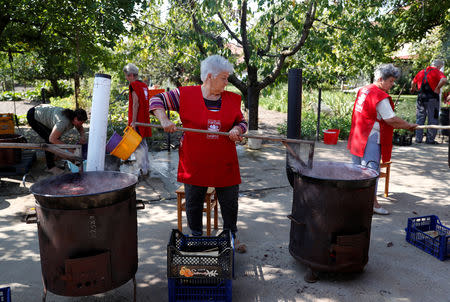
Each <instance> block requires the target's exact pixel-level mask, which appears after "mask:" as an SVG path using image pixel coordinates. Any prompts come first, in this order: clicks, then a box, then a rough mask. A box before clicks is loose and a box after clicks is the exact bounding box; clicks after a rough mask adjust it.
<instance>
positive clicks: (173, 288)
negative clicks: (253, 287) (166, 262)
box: [168, 278, 232, 302]
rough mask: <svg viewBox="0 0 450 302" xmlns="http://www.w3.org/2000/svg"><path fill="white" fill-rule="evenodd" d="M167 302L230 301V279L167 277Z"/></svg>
mask: <svg viewBox="0 0 450 302" xmlns="http://www.w3.org/2000/svg"><path fill="white" fill-rule="evenodd" d="M168 281H169V286H168V287H169V302H176V301H183V302H187V301H219V302H231V300H232V281H231V280H215V282H217V283H213V282H212V279H180V278H168Z"/></svg>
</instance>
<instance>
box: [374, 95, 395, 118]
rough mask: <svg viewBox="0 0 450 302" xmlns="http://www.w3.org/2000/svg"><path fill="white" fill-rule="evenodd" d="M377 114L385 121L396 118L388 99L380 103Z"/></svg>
mask: <svg viewBox="0 0 450 302" xmlns="http://www.w3.org/2000/svg"><path fill="white" fill-rule="evenodd" d="M377 113H378V114H379V115H380V116H381V118H382V119H383V120H387V119H390V118H393V117H395V112H394V110H392V107H391V104H390V103H389V100H388V99H387V98H386V99H383V100H382V101H381V102H378V104H377Z"/></svg>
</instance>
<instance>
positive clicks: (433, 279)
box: [0, 141, 450, 302]
mask: <svg viewBox="0 0 450 302" xmlns="http://www.w3.org/2000/svg"><path fill="white" fill-rule="evenodd" d="M345 146H346V142H344V141H339V142H338V144H337V145H324V144H323V143H318V144H317V145H316V151H315V159H319V160H329V161H341V162H350V156H349V153H348V152H347V151H346V148H345ZM447 148H448V146H447V145H446V144H441V145H436V146H430V145H423V144H421V145H412V146H408V147H394V152H393V158H392V161H393V164H392V169H391V181H390V194H389V197H388V198H383V197H382V192H383V188H384V180H380V186H379V189H378V196H379V201H380V203H381V204H382V205H383V206H384V207H385V208H386V209H388V210H389V211H390V212H391V214H390V215H388V216H378V215H374V216H373V220H372V233H371V243H370V251H369V263H368V264H367V265H366V267H365V270H364V272H363V273H359V274H324V273H323V274H320V280H319V281H318V282H317V283H313V284H311V283H306V282H305V281H304V280H303V276H304V274H305V272H306V267H305V266H304V265H302V264H300V263H299V262H297V261H296V260H295V259H294V258H293V257H292V256H291V255H290V254H289V250H288V245H289V231H290V220H289V219H288V218H287V217H286V216H287V215H288V214H290V212H291V207H292V191H293V190H292V188H291V186H290V185H289V183H288V181H287V177H286V170H285V149H284V147H282V146H281V145H276V144H263V148H262V149H260V150H249V149H247V148H246V147H245V146H239V147H238V154H239V160H240V165H241V174H242V181H243V182H242V185H241V186H240V200H239V205H240V208H239V220H238V227H239V236H240V240H241V241H243V242H244V243H245V244H246V245H247V248H248V251H247V253H245V254H236V258H235V277H236V278H235V280H233V300H234V301H305V302H312V301H323V302H332V301H336V302H337V301H339V302H341V301H349V302H350V301H352V302H353V301H399V302H400V301H401V302H415V301H417V302H421V301H450V287H449V278H450V274H449V272H450V260H447V261H439V260H438V259H436V258H434V257H432V256H430V255H428V254H426V253H425V252H423V251H421V250H419V249H417V248H416V247H413V246H412V245H410V244H409V243H407V242H406V241H405V231H404V229H405V227H406V223H407V219H408V217H414V216H422V215H430V214H434V215H437V216H439V217H440V219H441V221H442V223H443V224H444V225H447V226H450V211H449V205H450V198H449V196H450V177H449V175H450V173H449V171H450V170H449V167H448V164H447V150H448V149H447ZM149 156H150V158H151V165H152V173H151V176H150V177H149V178H147V179H146V180H145V181H143V182H141V183H139V184H138V186H137V189H136V192H137V197H138V198H139V199H142V200H146V208H145V209H144V210H139V211H138V239H139V242H138V253H139V268H138V272H137V275H136V279H137V301H167V300H168V294H167V292H168V288H167V278H166V255H167V252H166V246H167V243H168V240H169V236H170V230H171V229H173V228H176V226H177V216H176V196H175V193H174V192H175V189H176V188H177V187H178V185H179V184H178V183H177V182H176V169H177V159H178V153H177V151H172V152H170V153H169V152H167V151H165V152H158V153H150V154H149ZM43 166H44V164H43V158H42V155H40V156H39V160H38V162H36V163H35V165H34V167H33V170H32V171H31V175H30V176H29V177H27V178H26V179H27V182H26V185H27V186H29V185H31V184H32V183H33V182H34V181H36V180H38V179H41V178H45V177H46V175H45V174H42V169H43ZM33 204H34V197H33V195H31V194H29V192H28V189H26V188H23V187H22V185H21V184H20V181H19V180H18V179H4V178H2V187H1V193H0V287H5V286H10V287H11V288H12V301H14V302H28V301H41V294H42V289H43V287H42V281H41V268H40V256H39V246H38V238H37V227H36V225H35V224H25V223H24V222H23V216H24V213H25V212H26V211H27V209H28V208H29V207H32V206H33ZM183 219H184V227H186V220H185V215H184V214H183ZM220 225H221V223H219V228H220ZM219 231H220V229H219ZM47 301H58V302H60V301H67V302H69V301H70V302H74V301H86V302H93V301H95V302H97V301H111V302H113V301H114V302H116V301H133V286H132V282H128V283H126V284H125V285H123V286H121V287H119V288H117V289H115V290H112V291H109V292H107V293H104V294H100V295H95V296H89V297H78V298H72V297H62V296H57V295H54V294H52V293H49V294H48V296H47Z"/></svg>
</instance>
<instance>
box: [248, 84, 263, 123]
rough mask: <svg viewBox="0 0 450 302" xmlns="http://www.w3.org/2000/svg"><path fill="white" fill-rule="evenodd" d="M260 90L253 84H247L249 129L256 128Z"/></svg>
mask: <svg viewBox="0 0 450 302" xmlns="http://www.w3.org/2000/svg"><path fill="white" fill-rule="evenodd" d="M260 92H261V91H260V90H259V89H258V88H256V87H254V86H249V87H248V90H247V102H248V126H249V130H258V107H259V95H260Z"/></svg>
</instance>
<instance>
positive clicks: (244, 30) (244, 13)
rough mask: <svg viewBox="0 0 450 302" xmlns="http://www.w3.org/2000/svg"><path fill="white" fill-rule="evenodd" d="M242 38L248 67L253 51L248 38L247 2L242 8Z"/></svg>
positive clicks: (243, 2) (244, 2)
mask: <svg viewBox="0 0 450 302" xmlns="http://www.w3.org/2000/svg"><path fill="white" fill-rule="evenodd" d="M241 37H242V49H243V50H244V61H245V64H246V65H247V66H248V65H249V63H250V56H251V49H250V45H249V43H248V37H247V0H244V1H242V7H241Z"/></svg>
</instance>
